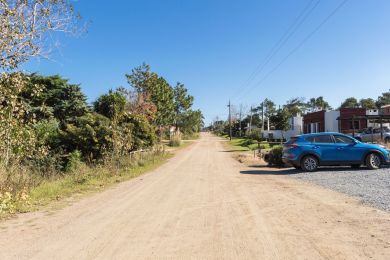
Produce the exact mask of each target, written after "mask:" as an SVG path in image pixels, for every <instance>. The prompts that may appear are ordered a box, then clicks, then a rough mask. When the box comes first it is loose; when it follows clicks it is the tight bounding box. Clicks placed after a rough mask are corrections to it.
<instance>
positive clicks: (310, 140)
mask: <svg viewBox="0 0 390 260" xmlns="http://www.w3.org/2000/svg"><path fill="white" fill-rule="evenodd" d="M305 140H306V141H308V142H310V143H314V136H309V137H306V138H305Z"/></svg>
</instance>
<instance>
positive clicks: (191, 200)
mask: <svg viewBox="0 0 390 260" xmlns="http://www.w3.org/2000/svg"><path fill="white" fill-rule="evenodd" d="M222 142H223V141H222V140H221V139H219V138H217V137H213V136H211V135H207V134H206V135H203V136H202V138H201V139H200V140H199V141H197V142H196V143H195V144H193V145H192V146H190V147H188V148H186V149H184V150H183V151H181V152H179V153H178V154H177V155H176V156H175V157H174V158H173V159H171V160H170V161H169V162H168V163H167V164H165V165H163V166H162V167H160V168H159V169H157V170H155V171H153V172H151V173H149V174H146V175H144V176H141V177H139V178H136V179H133V180H131V181H128V182H125V183H121V184H119V185H118V186H116V187H114V188H111V189H109V190H107V191H105V192H102V193H99V194H95V195H93V196H90V197H88V198H84V199H82V200H81V201H79V202H76V203H74V204H73V205H71V206H68V207H66V208H64V209H61V210H58V211H56V212H54V213H47V212H36V213H29V214H24V215H20V216H19V217H18V218H17V219H12V220H9V221H6V222H3V223H0V259H156V258H158V259H161V258H163V259H172V258H173V259H189V258H193V259H367V258H373V259H390V214H388V213H386V212H383V211H380V210H376V209H374V208H370V207H367V206H364V205H362V204H361V203H359V202H358V201H357V200H354V199H352V198H349V197H347V196H345V195H343V194H340V193H336V192H333V191H330V190H326V189H323V188H321V187H318V186H314V185H310V184H306V183H303V182H300V181H298V180H295V179H292V178H289V177H288V176H281V175H275V174H273V172H269V171H265V170H264V169H262V168H245V167H244V166H242V165H240V164H239V163H238V162H236V161H235V160H233V159H232V158H231V155H230V153H229V152H228V151H226V149H224V148H223V145H222Z"/></svg>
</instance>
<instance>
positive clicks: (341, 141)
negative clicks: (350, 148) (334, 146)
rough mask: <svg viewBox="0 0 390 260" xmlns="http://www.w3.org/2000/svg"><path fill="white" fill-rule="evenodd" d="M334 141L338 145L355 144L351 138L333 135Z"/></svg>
mask: <svg viewBox="0 0 390 260" xmlns="http://www.w3.org/2000/svg"><path fill="white" fill-rule="evenodd" d="M334 139H335V140H336V143H338V144H353V143H355V142H354V141H353V139H352V138H349V137H346V136H343V135H335V136H334Z"/></svg>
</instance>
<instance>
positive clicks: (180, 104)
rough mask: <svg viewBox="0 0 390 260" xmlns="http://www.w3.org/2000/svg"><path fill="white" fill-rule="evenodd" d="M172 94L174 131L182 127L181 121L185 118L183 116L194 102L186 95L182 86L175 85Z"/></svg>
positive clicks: (186, 91)
mask: <svg viewBox="0 0 390 260" xmlns="http://www.w3.org/2000/svg"><path fill="white" fill-rule="evenodd" d="M173 92H174V106H175V125H176V130H178V128H180V127H183V125H184V121H183V119H184V118H185V117H186V116H187V115H184V114H185V113H186V112H187V111H188V110H189V109H190V108H191V107H192V104H193V102H194V97H193V96H191V95H189V94H188V90H187V89H186V88H185V87H184V84H181V83H179V82H178V83H177V84H176V86H175V88H174V89H173Z"/></svg>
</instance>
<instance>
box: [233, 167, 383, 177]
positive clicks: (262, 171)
mask: <svg viewBox="0 0 390 260" xmlns="http://www.w3.org/2000/svg"><path fill="white" fill-rule="evenodd" d="M249 167H250V168H254V169H253V170H245V171H240V173H241V174H249V175H295V174H300V173H306V172H304V171H302V170H297V169H295V168H277V167H270V166H267V165H250V166H249ZM382 168H386V169H388V168H390V166H389V165H383V166H382ZM354 171H356V172H359V171H369V170H368V169H367V167H365V166H362V167H360V168H357V169H355V168H351V167H348V166H333V167H332V166H329V167H320V168H318V170H317V171H315V172H312V173H311V174H316V173H321V172H354Z"/></svg>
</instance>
